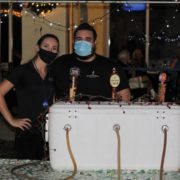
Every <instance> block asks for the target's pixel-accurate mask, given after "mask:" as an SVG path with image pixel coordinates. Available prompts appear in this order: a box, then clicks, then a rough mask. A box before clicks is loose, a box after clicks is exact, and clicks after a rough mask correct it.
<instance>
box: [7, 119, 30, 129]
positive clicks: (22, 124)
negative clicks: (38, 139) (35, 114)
mask: <svg viewBox="0 0 180 180" xmlns="http://www.w3.org/2000/svg"><path fill="white" fill-rule="evenodd" d="M31 122H32V121H31V120H30V119H28V118H22V119H20V118H13V120H11V121H10V122H9V123H10V124H11V126H13V127H16V128H20V129H21V130H23V131H25V130H26V129H30V128H31Z"/></svg>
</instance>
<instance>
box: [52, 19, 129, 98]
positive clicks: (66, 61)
mask: <svg viewBox="0 0 180 180" xmlns="http://www.w3.org/2000/svg"><path fill="white" fill-rule="evenodd" d="M96 38H97V33H96V31H95V29H94V28H93V27H92V26H90V25H89V24H88V23H82V24H80V25H79V26H78V27H77V28H76V29H75V31H74V44H73V45H74V52H73V53H72V54H67V55H63V56H61V57H59V58H57V59H56V61H55V62H54V63H53V64H52V67H51V68H52V74H53V80H54V85H55V91H56V97H57V99H59V98H67V97H71V95H70V94H71V93H70V90H71V88H72V86H74V85H75V86H76V87H75V88H74V89H75V93H74V96H75V97H76V98H75V100H92V99H93V97H97V98H94V99H93V100H102V99H106V100H107V98H110V99H111V98H112V86H114V84H113V82H115V81H116V80H117V81H116V82H115V86H117V87H116V100H122V101H129V100H130V91H129V85H128V80H127V78H126V76H125V74H124V72H123V70H122V69H121V68H119V67H117V66H116V65H115V63H113V62H112V60H111V59H109V58H106V57H104V56H101V55H98V54H97V53H96ZM113 68H114V70H115V69H116V73H117V75H118V76H114V77H115V79H116V80H115V81H113V80H112V84H113V85H112V84H111V85H112V86H111V85H110V77H111V74H112V73H113ZM73 78H74V80H75V81H76V82H75V81H74V80H73ZM112 79H113V78H112ZM116 83H117V84H116ZM78 97H79V99H78ZM100 97H104V98H100ZM69 99H71V98H69Z"/></svg>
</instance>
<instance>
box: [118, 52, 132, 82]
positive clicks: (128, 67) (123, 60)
mask: <svg viewBox="0 0 180 180" xmlns="http://www.w3.org/2000/svg"><path fill="white" fill-rule="evenodd" d="M117 64H118V65H120V66H121V67H122V68H123V70H124V72H125V73H126V76H127V77H128V79H129V78H131V77H132V76H133V74H132V73H133V71H132V64H131V55H130V52H129V51H128V50H127V49H123V50H121V51H119V53H118V55H117Z"/></svg>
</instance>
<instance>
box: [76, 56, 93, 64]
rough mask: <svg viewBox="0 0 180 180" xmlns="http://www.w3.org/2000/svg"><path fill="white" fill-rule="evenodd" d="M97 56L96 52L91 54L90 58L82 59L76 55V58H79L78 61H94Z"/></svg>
mask: <svg viewBox="0 0 180 180" xmlns="http://www.w3.org/2000/svg"><path fill="white" fill-rule="evenodd" d="M95 58H96V54H94V55H93V56H91V57H90V58H88V59H85V60H84V59H81V58H79V57H76V59H77V60H78V61H82V62H85V63H86V62H92V61H94V60H95Z"/></svg>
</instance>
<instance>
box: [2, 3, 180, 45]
mask: <svg viewBox="0 0 180 180" xmlns="http://www.w3.org/2000/svg"><path fill="white" fill-rule="evenodd" d="M47 5H48V6H49V8H50V9H46V10H45V6H46V8H47ZM59 5H60V4H59V3H34V2H33V3H31V6H33V7H36V10H35V12H36V13H35V12H34V11H32V8H29V7H30V6H27V9H26V10H25V11H24V14H25V15H30V16H32V19H33V20H34V22H38V23H42V24H45V25H48V26H50V27H51V28H54V29H56V30H60V31H62V30H63V31H72V30H73V29H75V28H77V25H76V24H75V25H74V24H73V25H70V26H69V27H67V26H66V25H62V24H61V23H60V22H58V23H55V22H52V21H49V20H48V19H47V18H46V13H48V12H52V10H53V9H55V7H57V6H59ZM22 7H23V5H22V3H21V4H20V5H19V8H22ZM43 7H44V10H43V11H42V8H43ZM40 8H41V9H40ZM120 8H121V6H120V5H117V6H116V7H115V8H114V9H112V10H111V11H108V12H107V13H105V14H104V15H103V16H101V17H97V18H94V19H93V20H92V21H90V22H88V23H89V24H91V25H93V26H95V25H96V24H97V23H99V22H100V23H102V22H103V21H104V18H106V17H107V16H108V15H109V14H111V13H113V12H120ZM177 12H179V9H175V13H177ZM12 13H13V15H15V16H17V17H21V16H22V15H23V14H22V13H21V12H19V11H15V10H13V11H12ZM129 13H131V14H132V15H133V12H132V11H129ZM8 14H9V10H0V15H1V16H2V15H4V16H5V17H6V16H7V15H8ZM1 16H0V17H1ZM175 19H176V15H173V16H172V17H171V18H170V20H166V21H165V25H164V27H166V29H170V27H171V25H170V23H171V20H175ZM130 22H133V23H136V20H135V18H134V17H133V18H131V19H130ZM0 23H2V21H0ZM136 26H137V28H139V27H138V25H137V24H136ZM164 27H163V28H162V29H161V30H160V32H159V34H161V35H159V34H158V33H157V32H154V33H152V37H151V40H153V39H156V40H160V41H164V42H176V41H179V40H180V36H179V35H178V36H177V37H173V38H170V37H168V36H165V32H164ZM139 29H140V28H139ZM142 36H143V37H142V38H138V40H139V41H142V42H144V43H145V34H144V33H143V32H142ZM135 38H136V37H135V36H132V35H131V36H128V39H129V40H130V41H131V40H133V39H135Z"/></svg>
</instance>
